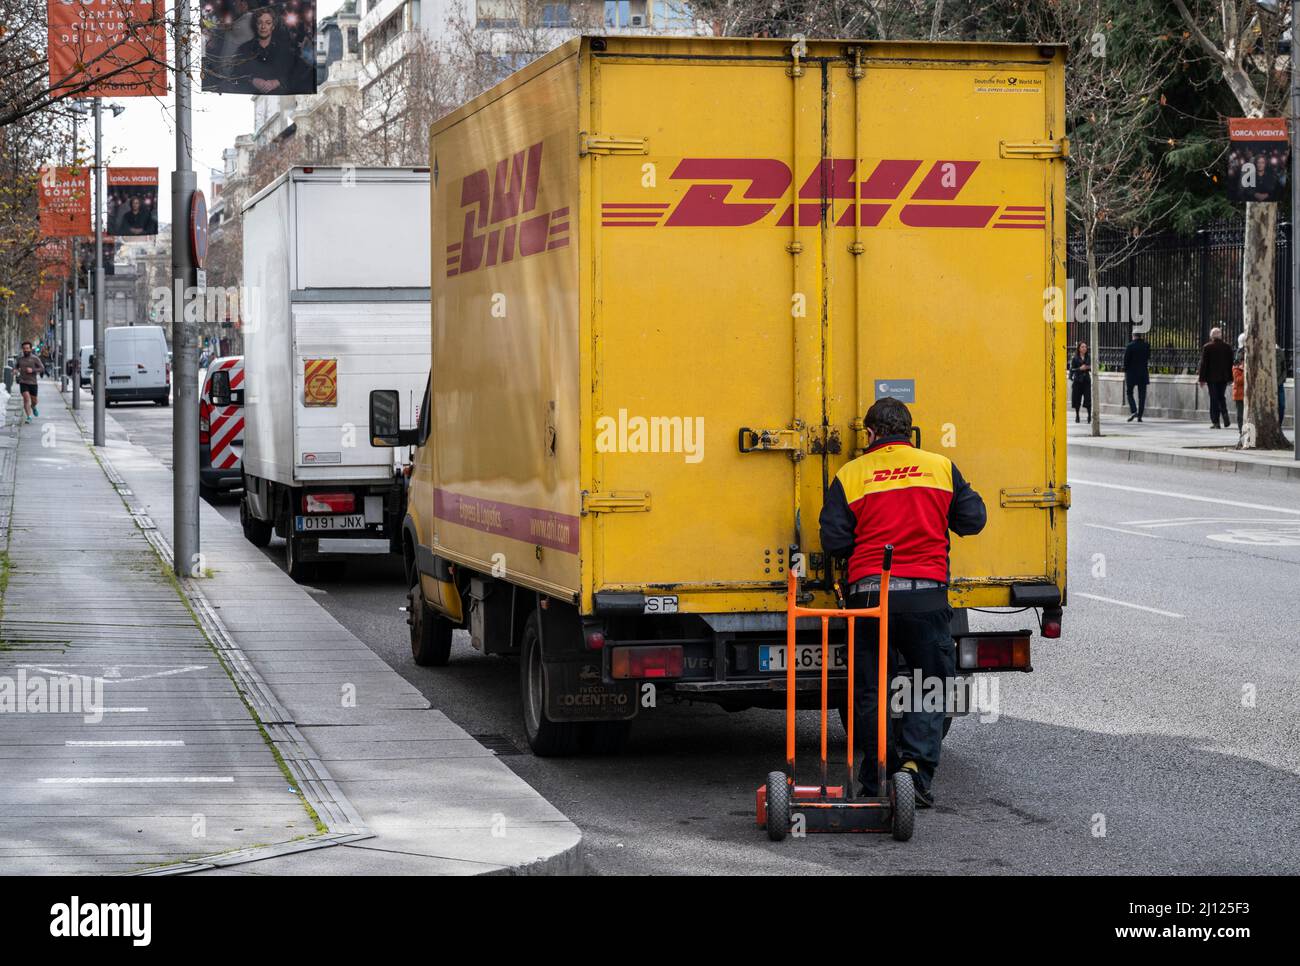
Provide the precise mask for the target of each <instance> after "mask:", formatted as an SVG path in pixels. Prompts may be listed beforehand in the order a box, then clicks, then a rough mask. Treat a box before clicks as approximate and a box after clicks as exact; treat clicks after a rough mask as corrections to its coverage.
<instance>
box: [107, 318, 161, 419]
mask: <svg viewBox="0 0 1300 966" xmlns="http://www.w3.org/2000/svg"><path fill="white" fill-rule="evenodd" d="M104 374H105V376H106V377H107V382H108V386H107V393H106V395H105V397H104V398H105V402H106V403H107V404H108V405H110V406H111V405H112V404H113V403H115V402H128V401H131V400H136V399H139V400H153V401H154V402H155V403H157V404H158V405H159V406H166V405H168V404H169V403H170V402H171V382H172V367H171V363H169V362H168V361H167V336H166V335H165V334H164V333H163V329H162V326H160V325H117V326H112V327H111V328H109V329H106V330H105V331H104Z"/></svg>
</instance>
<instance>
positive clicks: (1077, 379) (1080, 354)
mask: <svg viewBox="0 0 1300 966" xmlns="http://www.w3.org/2000/svg"><path fill="white" fill-rule="evenodd" d="M1080 404H1082V405H1083V407H1084V408H1085V409H1087V410H1088V422H1092V356H1091V355H1090V354H1089V352H1088V343H1086V342H1080V343H1079V344H1078V346H1077V347H1076V348H1075V350H1074V355H1073V356H1071V357H1070V405H1071V406H1072V407H1073V408H1074V421H1075V422H1076V423H1077V422H1078V421H1079V405H1080Z"/></svg>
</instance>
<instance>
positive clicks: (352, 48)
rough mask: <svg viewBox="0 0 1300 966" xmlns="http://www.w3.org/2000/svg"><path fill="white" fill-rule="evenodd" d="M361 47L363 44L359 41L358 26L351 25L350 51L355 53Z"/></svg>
mask: <svg viewBox="0 0 1300 966" xmlns="http://www.w3.org/2000/svg"><path fill="white" fill-rule="evenodd" d="M360 48H361V45H360V43H358V42H357V28H356V27H349V28H348V53H349V54H355V53H357V51H358V50H360Z"/></svg>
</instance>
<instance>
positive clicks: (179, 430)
mask: <svg viewBox="0 0 1300 966" xmlns="http://www.w3.org/2000/svg"><path fill="white" fill-rule="evenodd" d="M175 15H176V34H175V36H176V171H175V173H173V174H172V551H173V553H172V558H173V559H172V563H173V567H174V569H175V571H176V574H177V576H181V577H183V576H188V575H190V574H191V572H192V569H193V568H194V566H195V564H196V563H197V562H198V553H199V399H198V395H199V385H198V383H199V372H198V363H199V350H198V327H197V326H196V325H195V323H193V322H190V321H187V320H186V318H185V316H186V312H185V305H184V297H185V293H186V292H187V291H190V290H191V286H193V285H194V283H195V281H196V279H195V276H194V270H195V267H196V266H195V265H194V259H193V253H192V252H191V250H190V234H191V231H190V229H191V225H190V202H191V200H192V199H193V197H194V192H195V189H196V188H197V182H196V180H195V177H194V162H193V158H192V157H191V155H190V46H189V36H190V0H177V3H176V6H175Z"/></svg>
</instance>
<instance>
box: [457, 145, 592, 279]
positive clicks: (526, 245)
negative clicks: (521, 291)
mask: <svg viewBox="0 0 1300 966" xmlns="http://www.w3.org/2000/svg"><path fill="white" fill-rule="evenodd" d="M541 180H542V142H541V141H538V142H537V143H536V144H533V145H530V146H529V147H527V148H525V149H524V150H522V151H516V152H515V153H514V154H512V155H510V156H509V157H506V158H503V159H501V160H500V161H498V162H497V163H496V166H495V170H494V172H493V173H492V174H491V175H489V172H488V169H487V168H479V169H478V170H477V171H475V172H473V173H471V174H468V175H466V176H465V177H464V178H462V179H461V182H460V210H459V211H458V212H457V214H460V213H461V212H463V218H464V220H463V222H462V223H461V224H460V225H457V224H456V223H455V217H456V216H455V215H453V224H452V232H451V234H453V235H454V234H455V231H456V229H457V228H460V232H461V234H460V241H457V242H453V243H451V244H449V245H448V246H447V277H448V278H450V277H452V276H453V275H464V274H465V273H466V272H472V271H474V270H475V269H478V268H486V267H489V266H492V265H497V264H503V263H505V262H509V261H512V260H513V259H514V258H516V257H518V258H527V257H528V256H530V255H537V254H540V253H541V252H544V251H550V250H552V249H555V248H564V247H565V246H567V245H568V244H569V209H568V208H567V207H565V208H556V209H554V210H552V211H543V212H541V213H537V214H532V212H534V211H535V210H536V208H537V200H538V194H539V191H540V188H541Z"/></svg>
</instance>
